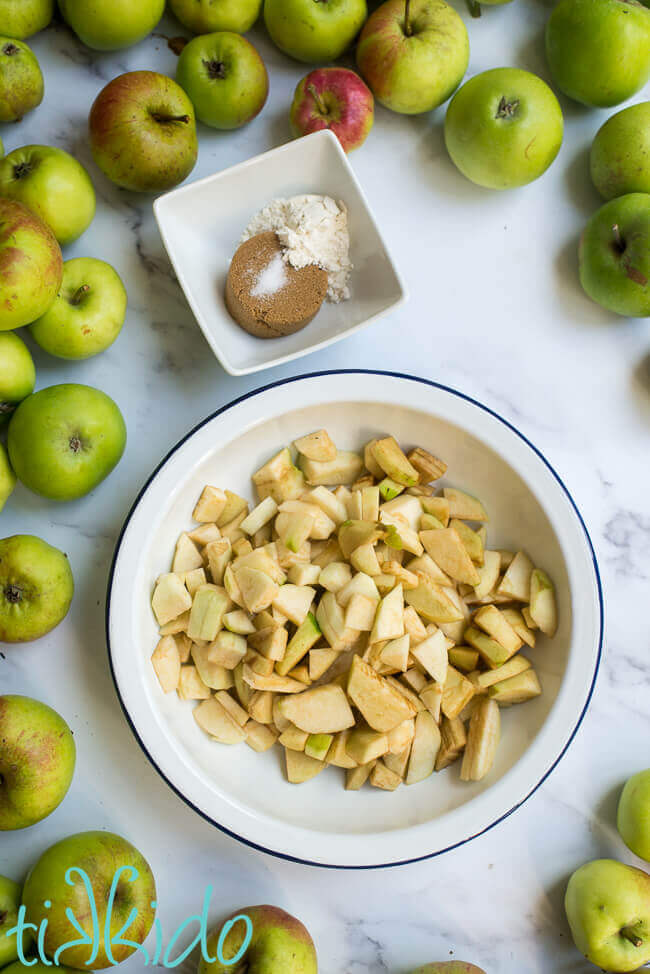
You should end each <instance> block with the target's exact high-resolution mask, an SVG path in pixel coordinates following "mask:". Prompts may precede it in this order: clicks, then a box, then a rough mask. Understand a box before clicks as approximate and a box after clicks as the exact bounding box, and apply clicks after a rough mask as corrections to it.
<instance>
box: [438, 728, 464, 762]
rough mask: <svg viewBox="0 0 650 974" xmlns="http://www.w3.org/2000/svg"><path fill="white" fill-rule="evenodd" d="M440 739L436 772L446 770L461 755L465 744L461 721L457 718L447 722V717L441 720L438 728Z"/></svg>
mask: <svg viewBox="0 0 650 974" xmlns="http://www.w3.org/2000/svg"><path fill="white" fill-rule="evenodd" d="M440 737H441V742H440V750H439V751H438V757H437V758H436V771H442V770H443V768H448V767H449V765H450V764H453V763H454V761H457V760H458V758H459V757H460V756H461V754H462V753H463V750H464V748H465V745H466V744H467V734H466V732H465V725H464V724H463V722H462V720H460V718H458V717H455V718H454V719H453V720H449V718H447V717H445V718H443V721H442V724H441V726H440Z"/></svg>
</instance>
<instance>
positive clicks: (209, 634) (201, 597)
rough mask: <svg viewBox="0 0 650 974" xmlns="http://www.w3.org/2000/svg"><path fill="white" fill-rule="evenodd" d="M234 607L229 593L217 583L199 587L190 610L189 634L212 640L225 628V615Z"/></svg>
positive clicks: (195, 637) (193, 636)
mask: <svg viewBox="0 0 650 974" xmlns="http://www.w3.org/2000/svg"><path fill="white" fill-rule="evenodd" d="M231 607H232V603H231V601H230V597H229V596H228V593H227V592H226V591H225V590H224V589H222V588H219V587H218V586H217V585H202V586H201V587H200V588H199V589H197V591H196V594H195V595H194V599H193V601H192V608H191V610H190V621H189V625H188V627H187V635H188V636H189V637H190V639H193V640H197V639H203V640H207V641H208V642H212V641H213V640H214V639H216V637H217V633H218V632H219V631H220V630H221V629H222V628H223V617H224V615H225V614H226V612H228V610H229V609H230V608H231Z"/></svg>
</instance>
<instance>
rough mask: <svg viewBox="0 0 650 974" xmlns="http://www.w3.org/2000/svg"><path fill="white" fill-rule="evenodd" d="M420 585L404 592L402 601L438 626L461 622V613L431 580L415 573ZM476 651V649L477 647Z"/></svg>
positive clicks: (426, 576)
mask: <svg viewBox="0 0 650 974" xmlns="http://www.w3.org/2000/svg"><path fill="white" fill-rule="evenodd" d="M416 574H417V575H418V578H419V579H420V584H419V585H418V587H417V588H416V589H408V590H407V591H405V592H404V600H405V601H406V602H407V603H408V604H409V605H411V606H413V608H414V609H415V611H416V612H417V613H418V614H419V615H421V616H422V617H423V618H424V619H426V620H427V621H428V622H435V623H436V625H440V624H441V623H443V622H462V620H463V613H462V612H461V611H460V610H459V609H457V608H456V606H455V605H454V604H453V602H452V601H451V600H450V599H449V597H448V596H447V595H445V593H444V592H443V590H442V589H441V588H440V586H439V585H436V583H435V582H434V581H433V579H432V578H431V577H430V576H428V575H425V574H424V573H422V572H416ZM477 649H478V647H477Z"/></svg>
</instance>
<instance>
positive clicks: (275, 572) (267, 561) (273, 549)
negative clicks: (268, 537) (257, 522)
mask: <svg viewBox="0 0 650 974" xmlns="http://www.w3.org/2000/svg"><path fill="white" fill-rule="evenodd" d="M233 568H234V570H235V572H238V571H240V569H242V568H255V569H257V571H259V572H264V574H265V575H268V576H269V578H271V579H273V581H274V582H275V583H276V584H277V585H284V583H285V582H286V580H287V577H286V575H285V573H284V572H283V570H282V567H281V566H280V563H279V560H278V546H277V543H275V542H274V543H272V544H268V545H266V547H264V548H258V549H256V550H255V551H250V552H249V553H248V554H246V555H241V556H240V557H239V558H237V560H236V561H234V562H233Z"/></svg>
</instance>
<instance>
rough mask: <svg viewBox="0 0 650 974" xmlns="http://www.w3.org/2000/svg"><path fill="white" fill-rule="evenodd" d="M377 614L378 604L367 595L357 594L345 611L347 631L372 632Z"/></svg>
mask: <svg viewBox="0 0 650 974" xmlns="http://www.w3.org/2000/svg"><path fill="white" fill-rule="evenodd" d="M376 614H377V602H376V601H375V599H371V598H368V596H367V595H360V594H359V593H356V594H355V595H353V596H352V598H351V599H350V601H349V602H348V604H347V607H346V610H345V627H346V629H355V630H357V631H358V632H370V630H371V629H372V627H373V625H374V622H375V615H376Z"/></svg>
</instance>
